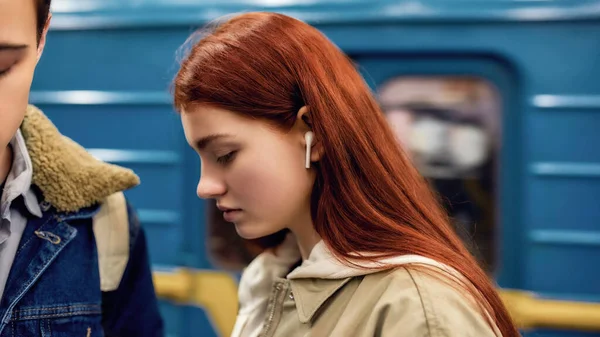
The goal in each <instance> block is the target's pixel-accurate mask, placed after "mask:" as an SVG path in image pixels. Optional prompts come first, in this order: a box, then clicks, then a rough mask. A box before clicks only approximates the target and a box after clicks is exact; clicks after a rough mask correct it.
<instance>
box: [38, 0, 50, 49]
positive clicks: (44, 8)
mask: <svg viewBox="0 0 600 337" xmlns="http://www.w3.org/2000/svg"><path fill="white" fill-rule="evenodd" d="M34 1H35V7H36V10H37V41H38V42H40V39H41V38H42V33H43V32H44V25H46V21H47V20H48V15H50V2H51V1H52V0H34Z"/></svg>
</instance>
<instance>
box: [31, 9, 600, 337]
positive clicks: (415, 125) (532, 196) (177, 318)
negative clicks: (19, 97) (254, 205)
mask: <svg viewBox="0 0 600 337" xmlns="http://www.w3.org/2000/svg"><path fill="white" fill-rule="evenodd" d="M254 10H267V11H277V12H282V13H285V14H288V15H292V16H294V17H297V18H299V19H302V20H304V21H307V22H308V23H310V24H312V25H315V26H316V27H317V28H319V29H320V30H321V31H322V32H324V33H325V34H326V35H327V36H328V37H329V38H330V39H331V40H332V41H333V42H334V43H336V44H337V45H338V46H339V47H340V48H342V49H343V50H344V51H345V52H346V53H347V54H348V55H349V56H350V57H351V58H353V59H354V61H355V62H356V64H357V66H358V67H359V69H360V71H361V73H362V74H363V76H364V78H365V80H366V81H367V83H368V84H369V85H370V87H371V88H372V90H373V92H374V93H375V94H376V95H377V97H378V99H379V101H380V103H381V106H382V108H383V111H384V112H385V114H386V117H387V118H388V120H389V122H390V125H391V126H392V127H393V129H394V130H395V132H396V134H397V138H398V141H399V142H401V143H402V144H403V146H405V148H406V149H407V151H408V152H409V153H410V155H411V157H412V159H413V160H414V162H415V165H417V167H418V168H419V170H420V171H421V172H422V174H423V175H424V176H426V177H427V178H428V179H429V180H430V182H431V184H432V186H434V188H436V190H437V191H438V192H439V194H440V197H441V198H442V200H443V202H444V205H445V207H446V209H447V210H448V212H449V213H450V215H451V217H452V220H453V225H454V226H455V228H456V230H457V232H458V233H459V235H460V236H461V237H463V238H464V239H465V242H467V243H468V245H469V247H470V248H471V251H472V252H473V254H474V255H475V256H476V257H477V258H478V259H479V261H480V263H481V265H482V266H483V267H484V269H485V270H486V271H487V272H488V273H489V275H490V276H491V277H493V278H494V279H495V280H496V282H497V284H498V288H499V289H500V290H501V292H502V295H503V298H504V299H505V301H506V303H507V305H508V307H509V309H510V311H511V314H512V315H513V317H514V318H515V319H516V320H517V322H518V324H519V326H520V327H521V329H522V331H523V333H524V335H525V336H540V337H551V336H553V337H558V336H561V337H567V336H568V337H580V336H581V337H582V336H588V337H589V336H600V149H599V148H598V147H599V146H600V134H599V133H598V129H599V128H600V2H598V1H586V0H570V1H561V0H195V1H192V0H54V1H53V13H54V14H53V15H54V17H53V21H52V25H51V32H50V34H49V37H48V42H47V47H46V50H45V53H44V57H43V58H42V60H41V62H40V65H39V67H38V70H37V73H36V77H35V81H34V85H33V89H32V93H31V98H30V100H31V103H33V104H36V105H37V106H39V107H40V108H41V109H43V110H44V111H45V112H46V113H47V114H48V116H49V117H50V118H51V119H52V120H53V122H54V123H55V124H56V125H57V126H58V127H59V128H60V129H61V131H62V132H63V133H64V134H66V135H67V136H69V137H71V138H73V139H75V140H76V141H78V142H80V143H81V144H82V145H84V146H85V147H86V148H88V150H89V151H90V152H91V153H92V154H93V155H95V156H96V157H98V158H100V159H102V160H105V161H108V162H112V163H116V164H119V165H123V166H126V167H129V168H132V169H134V170H135V171H136V172H137V173H138V174H139V175H140V177H141V180H142V184H141V186H139V187H137V188H135V189H133V190H131V191H128V192H127V195H128V197H129V198H130V199H131V201H132V203H133V204H134V205H135V206H136V207H137V208H138V210H139V217H140V220H141V222H142V224H143V226H144V227H145V228H146V230H147V232H148V240H149V245H150V250H151V251H150V254H151V259H152V262H153V267H154V270H155V284H156V288H157V292H158V294H159V296H161V310H162V313H163V315H164V318H165V321H166V324H167V329H168V334H169V336H170V337H188V336H228V335H229V333H230V332H231V328H232V326H233V322H234V319H235V315H236V310H237V299H236V283H237V280H238V277H239V271H240V268H241V266H242V265H243V264H244V263H245V262H247V261H248V260H249V259H251V258H252V250H251V248H252V247H241V246H240V242H239V240H237V239H236V238H235V237H234V235H235V231H234V230H233V228H232V227H231V226H232V225H228V224H226V223H223V221H222V220H220V219H219V217H220V214H216V215H215V212H214V205H213V204H206V203H204V202H203V201H200V200H198V199H197V197H196V195H195V189H196V184H197V181H198V177H199V160H198V158H197V156H196V154H195V153H193V151H192V150H190V149H188V147H187V145H186V143H185V139H184V137H183V132H182V130H181V126H180V123H179V118H178V116H177V114H176V113H175V112H174V110H173V108H172V106H171V98H170V95H169V86H170V82H171V80H172V79H173V77H174V75H175V72H176V71H177V67H178V64H177V50H178V48H179V47H180V46H181V44H182V43H183V42H184V41H185V40H186V38H187V37H188V36H189V35H190V34H191V33H192V32H193V31H194V30H195V29H196V28H199V27H202V26H203V25H204V24H206V23H208V22H209V21H211V20H213V19H216V18H218V17H220V16H223V15H226V14H231V13H234V12H242V11H254ZM210 224H212V227H211V226H210ZM227 226H229V227H227ZM217 232H218V233H217ZM215 233H217V234H218V235H217V234H215ZM232 250H239V251H240V252H242V253H245V254H246V257H244V258H241V259H240V260H236V261H231V260H227V259H226V258H223V255H224V254H225V253H227V252H229V251H232ZM215 251H216V252H220V253H221V255H220V256H221V259H220V260H219V259H215V258H211V256H210V254H209V252H215ZM239 255H240V254H238V256H239ZM242 255H243V254H242Z"/></svg>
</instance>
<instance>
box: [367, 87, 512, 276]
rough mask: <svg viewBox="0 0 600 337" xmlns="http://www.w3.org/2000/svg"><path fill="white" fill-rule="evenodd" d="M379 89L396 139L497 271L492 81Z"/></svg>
mask: <svg viewBox="0 0 600 337" xmlns="http://www.w3.org/2000/svg"><path fill="white" fill-rule="evenodd" d="M378 94H379V99H380V103H381V105H382V107H383V110H384V112H385V114H386V118H387V120H388V121H389V123H390V125H391V127H392V129H393V130H394V133H395V134H396V138H397V139H398V141H399V142H400V143H401V144H402V146H403V147H404V148H405V150H406V151H407V152H408V153H409V155H410V156H411V158H412V160H413V161H414V163H415V165H416V166H417V168H418V169H419V171H420V172H421V173H422V174H423V175H424V176H425V177H426V178H428V180H429V181H430V183H431V184H432V186H433V187H434V188H435V189H436V190H437V192H438V193H439V195H440V198H441V200H442V202H443V204H444V206H445V207H446V209H447V211H448V213H449V214H450V217H451V219H452V223H453V225H454V227H455V229H456V230H457V232H458V233H459V235H460V236H461V237H462V238H463V240H465V241H466V242H467V245H468V246H469V247H470V248H471V251H472V253H473V254H474V255H475V256H476V257H477V258H478V259H479V260H480V261H481V263H482V265H483V266H484V267H485V268H486V269H487V270H488V271H489V272H491V271H493V270H494V262H495V256H494V255H495V254H494V253H495V241H494V237H495V231H496V228H497V223H498V220H497V202H496V183H497V172H496V169H497V161H498V158H497V155H498V146H499V144H500V141H499V120H500V119H499V117H500V104H499V100H498V97H497V95H496V92H495V91H494V89H493V87H492V86H491V85H489V84H488V83H487V82H485V81H482V80H480V79H477V78H470V77H397V78H394V79H392V80H390V81H387V82H386V83H384V84H383V85H382V86H380V89H379V92H378Z"/></svg>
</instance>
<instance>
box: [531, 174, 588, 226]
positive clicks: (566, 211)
mask: <svg viewBox="0 0 600 337" xmlns="http://www.w3.org/2000/svg"><path fill="white" fill-rule="evenodd" d="M575 172H578V171H575ZM562 173H563V174H564V173H565V172H564V171H563V172H562ZM570 173H573V171H571V172H570ZM590 173H595V172H590ZM588 177H589V175H586V176H581V175H570V176H564V175H563V176H560V177H550V178H544V179H541V178H533V179H531V182H530V185H529V189H528V195H527V200H530V201H531V205H530V207H529V208H528V209H527V212H526V214H525V218H526V219H527V221H526V224H527V228H529V229H531V230H572V231H588V232H598V233H600V225H599V219H600V207H598V200H600V179H598V176H596V177H593V178H592V179H590V178H588Z"/></svg>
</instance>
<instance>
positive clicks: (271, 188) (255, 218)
mask: <svg viewBox="0 0 600 337" xmlns="http://www.w3.org/2000/svg"><path fill="white" fill-rule="evenodd" d="M181 120H182V124H183V128H184V132H185V136H186V139H187V142H188V143H189V145H190V146H191V147H192V148H194V149H195V150H196V151H197V153H198V154H199V156H200V161H201V169H200V171H201V172H200V181H199V182H198V188H197V194H198V196H199V197H200V198H203V199H207V198H210V199H215V200H216V202H217V206H218V207H219V209H221V210H222V211H223V212H224V214H223V216H224V218H225V220H226V221H228V222H232V223H234V224H235V226H236V230H237V232H238V234H239V235H240V236H241V237H243V238H246V239H255V238H259V237H263V236H266V235H269V234H272V233H275V232H278V231H280V230H282V229H284V228H290V229H293V228H295V227H298V226H306V225H307V224H310V196H311V191H312V187H313V184H314V181H315V173H314V170H312V169H306V168H305V163H304V158H305V150H306V148H305V143H304V133H303V130H302V129H301V128H299V127H296V126H294V128H292V130H291V131H289V132H287V133H284V132H281V131H279V130H277V129H275V128H274V127H273V126H271V125H270V124H267V123H266V122H264V121H261V120H256V119H250V118H247V117H244V116H242V115H241V114H238V113H235V112H232V111H228V110H224V109H219V108H215V107H211V106H206V105H196V106H194V107H192V108H190V109H189V110H187V111H185V112H183V113H182V114H181Z"/></svg>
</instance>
